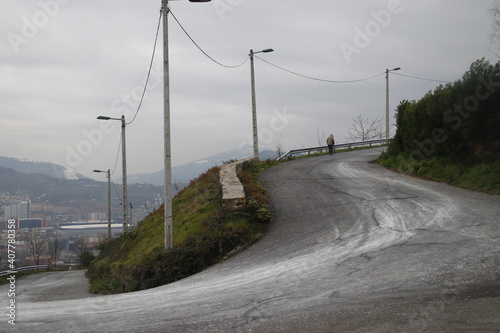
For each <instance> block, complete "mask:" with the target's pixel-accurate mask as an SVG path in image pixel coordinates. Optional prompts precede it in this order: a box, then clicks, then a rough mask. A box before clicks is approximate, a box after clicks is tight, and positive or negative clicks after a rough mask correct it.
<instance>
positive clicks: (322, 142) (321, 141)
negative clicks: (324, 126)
mask: <svg viewBox="0 0 500 333" xmlns="http://www.w3.org/2000/svg"><path fill="white" fill-rule="evenodd" d="M316 137H317V138H318V146H324V145H325V131H323V132H322V133H321V135H320V133H319V126H318V127H317V128H316Z"/></svg>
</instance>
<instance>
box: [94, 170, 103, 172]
mask: <svg viewBox="0 0 500 333" xmlns="http://www.w3.org/2000/svg"><path fill="white" fill-rule="evenodd" d="M94 172H104V171H102V170H94Z"/></svg>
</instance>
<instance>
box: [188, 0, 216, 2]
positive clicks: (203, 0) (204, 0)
mask: <svg viewBox="0 0 500 333" xmlns="http://www.w3.org/2000/svg"><path fill="white" fill-rule="evenodd" d="M210 1H212V0H189V2H210Z"/></svg>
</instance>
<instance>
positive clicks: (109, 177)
mask: <svg viewBox="0 0 500 333" xmlns="http://www.w3.org/2000/svg"><path fill="white" fill-rule="evenodd" d="M94 172H106V178H108V240H110V239H111V173H110V171H109V169H108V171H102V170H94Z"/></svg>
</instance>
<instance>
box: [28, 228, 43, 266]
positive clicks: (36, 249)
mask: <svg viewBox="0 0 500 333" xmlns="http://www.w3.org/2000/svg"><path fill="white" fill-rule="evenodd" d="M26 247H27V248H28V251H29V253H30V254H31V255H32V256H33V260H34V261H35V265H39V264H40V256H41V255H42V254H44V252H46V248H47V238H46V237H45V235H44V233H43V232H42V231H41V230H40V229H38V228H33V229H30V230H29V233H28V234H27V235H26Z"/></svg>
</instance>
